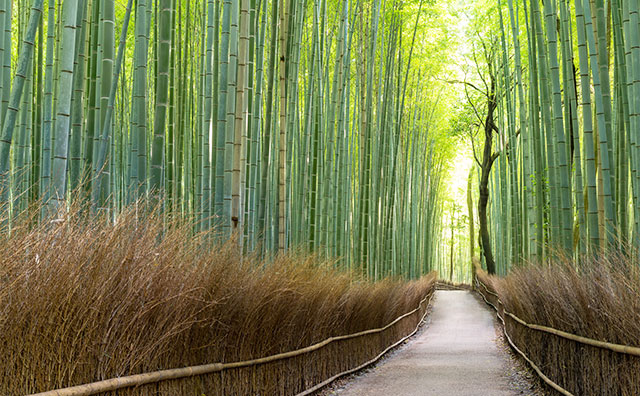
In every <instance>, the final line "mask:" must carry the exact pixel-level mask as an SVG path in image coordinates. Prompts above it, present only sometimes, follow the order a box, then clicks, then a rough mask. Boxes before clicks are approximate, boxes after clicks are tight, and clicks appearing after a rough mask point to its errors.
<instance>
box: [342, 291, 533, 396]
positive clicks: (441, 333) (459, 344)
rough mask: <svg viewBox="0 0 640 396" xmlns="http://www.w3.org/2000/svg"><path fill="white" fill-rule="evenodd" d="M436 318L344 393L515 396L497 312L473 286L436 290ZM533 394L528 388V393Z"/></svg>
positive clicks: (368, 395)
mask: <svg viewBox="0 0 640 396" xmlns="http://www.w3.org/2000/svg"><path fill="white" fill-rule="evenodd" d="M430 316H431V323H430V324H429V327H428V328H427V329H426V331H423V332H422V333H421V334H420V335H419V336H417V338H415V339H414V340H413V341H412V342H411V343H410V344H409V345H408V346H407V347H406V348H405V349H403V350H401V351H399V352H398V353H397V354H395V355H394V356H392V357H390V358H389V359H388V360H387V361H385V362H384V363H382V364H380V365H379V366H378V367H375V368H374V369H373V370H372V371H371V372H369V373H367V374H365V375H362V376H360V377H358V378H356V379H355V380H354V381H352V382H350V383H348V384H347V385H346V386H345V388H344V389H342V390H339V391H338V392H337V393H335V394H337V395H340V396H350V395H354V396H356V395H357V396H374V395H376V396H378V395H379V396H382V395H384V396H390V395H394V396H395V395H397V396H401V395H406V396H414V395H416V396H417V395H420V396H431V395H433V396H446V395H451V396H461V395H469V396H472V395H473V396H478V395H483V396H485V395H486V396H513V395H520V394H523V392H521V391H517V390H515V389H513V388H512V385H510V381H509V379H508V375H507V374H506V372H507V371H508V370H507V366H508V364H509V363H508V362H507V358H506V357H505V352H504V351H501V350H500V347H499V346H498V344H497V343H498V342H500V341H498V340H497V335H496V328H495V325H494V319H493V316H494V315H493V313H492V312H491V311H489V310H488V309H487V308H486V307H485V305H484V304H481V303H480V302H479V301H478V299H477V298H476V297H474V295H473V294H472V293H471V292H468V291H444V290H441V291H437V292H436V295H435V297H434V305H433V312H432V313H431V315H430ZM527 393H528V392H527Z"/></svg>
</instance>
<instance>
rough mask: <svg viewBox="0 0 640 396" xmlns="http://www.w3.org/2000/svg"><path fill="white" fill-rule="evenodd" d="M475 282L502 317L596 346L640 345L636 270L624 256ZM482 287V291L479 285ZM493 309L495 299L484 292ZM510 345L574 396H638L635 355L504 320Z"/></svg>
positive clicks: (639, 366)
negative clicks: (602, 343) (500, 309)
mask: <svg viewBox="0 0 640 396" xmlns="http://www.w3.org/2000/svg"><path fill="white" fill-rule="evenodd" d="M477 276H478V279H479V280H480V281H481V282H482V283H484V284H485V285H486V286H487V287H488V288H489V290H491V291H494V292H496V293H497V294H498V296H499V298H500V300H501V302H502V304H503V307H504V309H505V310H506V311H508V312H511V313H513V314H514V315H516V316H517V317H519V318H521V319H523V320H524V321H525V322H527V323H530V324H538V325H543V326H547V327H551V328H555V329H558V330H562V331H565V332H567V333H571V334H576V335H579V336H583V337H588V338H592V339H595V340H600V341H605V342H609V343H614V344H622V345H629V346H635V347H638V346H640V271H639V268H638V267H636V266H635V265H634V264H632V263H631V262H630V260H629V259H628V258H627V257H626V256H625V255H622V254H610V255H608V256H606V257H601V258H599V259H584V260H583V261H582V262H581V266H580V267H579V268H576V267H575V266H574V265H573V264H572V263H571V262H570V261H568V260H564V261H563V260H558V261H557V262H555V263H554V264H553V265H551V266H535V265H529V266H526V267H523V268H517V269H515V270H514V271H512V272H511V273H510V274H509V276H507V277H506V278H502V279H501V278H497V277H494V276H488V275H487V274H486V272H484V271H482V270H479V271H478V272H477ZM480 287H482V286H480ZM485 295H486V296H487V297H488V300H489V301H490V302H492V303H493V304H496V305H497V298H496V297H494V296H491V295H490V294H488V295H487V294H485ZM503 317H504V320H505V324H506V331H507V332H508V334H509V336H510V337H511V338H512V340H513V341H514V343H515V344H516V345H517V346H518V348H519V349H521V350H522V351H523V352H524V353H525V354H526V355H527V356H528V357H529V358H530V359H531V360H532V361H533V362H535V363H536V364H537V365H538V366H539V367H540V369H541V370H542V372H544V373H545V374H546V375H547V376H548V377H549V378H551V380H553V381H554V382H556V383H557V384H558V385H560V386H562V387H563V388H565V389H566V390H568V391H569V392H571V393H572V394H574V395H594V396H595V395H599V396H632V395H640V357H637V356H630V355H625V354H621V353H617V352H613V351H610V350H607V349H602V348H599V347H595V346H590V345H585V344H582V343H579V342H576V341H572V340H568V339H565V338H562V337H558V336H555V335H552V334H548V333H544V332H540V331H537V330H533V329H530V328H528V327H526V326H523V325H521V324H518V323H517V322H516V321H515V320H514V319H512V318H511V317H509V316H508V315H503Z"/></svg>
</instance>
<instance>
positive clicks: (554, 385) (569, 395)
mask: <svg viewBox="0 0 640 396" xmlns="http://www.w3.org/2000/svg"><path fill="white" fill-rule="evenodd" d="M478 283H479V284H481V285H482V287H484V289H485V291H487V292H488V293H490V294H493V295H495V296H496V297H497V294H495V293H491V292H490V291H489V290H488V289H487V287H486V286H485V285H484V284H483V283H482V282H479V281H478V279H477V278H476V285H477V284H478ZM478 294H480V296H481V297H482V299H483V300H484V302H485V303H487V304H488V305H491V306H492V307H493V309H495V310H496V316H497V317H498V319H499V320H500V322H502V329H503V330H504V335H505V337H506V338H507V341H508V342H509V345H511V347H512V348H513V349H514V350H515V351H516V352H518V354H519V355H520V356H522V358H523V359H524V360H526V361H527V363H529V365H530V366H531V368H533V369H534V370H535V372H536V373H537V374H538V376H539V377H540V378H542V380H543V381H544V382H546V383H547V384H548V385H549V386H551V387H552V388H553V389H555V390H557V391H558V392H560V393H561V394H563V395H565V396H574V394H573V393H571V392H569V391H568V390H566V389H564V388H563V387H561V386H560V385H558V384H557V383H555V382H554V381H553V380H552V379H551V378H549V377H547V376H546V375H545V374H544V373H543V372H542V370H540V367H538V365H537V364H535V363H534V362H533V361H532V360H531V359H529V357H528V356H527V355H526V354H525V353H524V352H523V351H521V350H520V348H518V347H517V346H516V344H515V342H513V340H512V339H511V337H510V336H509V333H508V332H507V325H506V323H505V322H504V319H502V317H501V316H500V311H499V310H498V308H497V307H496V306H495V305H493V304H492V303H490V302H489V301H488V300H487V299H486V297H485V296H484V294H482V292H480V291H479V292H478ZM498 302H499V303H502V302H501V301H500V299H499V298H498Z"/></svg>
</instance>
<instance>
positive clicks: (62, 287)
mask: <svg viewBox="0 0 640 396" xmlns="http://www.w3.org/2000/svg"><path fill="white" fill-rule="evenodd" d="M28 224H29V222H28V221H25V222H24V224H22V226H21V225H20V224H18V226H16V227H14V228H13V230H12V233H11V235H10V236H8V235H7V234H4V235H3V236H0V252H2V255H0V356H2V358H1V359H0V373H2V375H1V376H0V394H2V395H19V394H20V395H21V394H27V393H33V392H41V391H46V390H52V389H55V388H59V387H65V386H70V385H78V384H83V383H88V382H92V381H97V380H102V379H108V378H113V377H119V376H125V375H130V374H136V373H143V372H149V371H155V370H160V369H167V368H176V367H185V366H191V365H200V364H207V363H215V362H234V361H242V360H248V359H252V358H257V357H264V356H268V355H272V354H275V353H279V352H286V351H290V350H294V349H297V348H301V347H305V346H308V345H310V344H313V343H316V342H319V341H321V340H324V339H326V338H327V337H329V336H336V335H343V334H350V333H354V332H358V331H361V330H365V329H369V328H377V327H382V326H384V325H386V324H387V323H389V322H390V321H392V320H393V319H395V318H396V317H398V316H400V315H402V314H404V313H405V312H408V311H411V310H413V309H415V308H416V307H417V306H418V303H419V301H420V300H421V299H422V298H423V297H425V295H426V294H427V293H428V292H429V290H430V289H431V288H432V286H433V283H434V276H433V275H431V276H427V277H424V278H422V279H421V280H418V281H414V282H408V283H407V282H403V281H400V280H397V281H394V280H385V281H381V282H377V283H369V282H367V281H364V280H363V279H361V278H359V277H358V276H356V275H354V274H353V273H347V272H344V271H340V272H339V271H336V270H334V269H333V264H332V263H331V262H325V261H322V260H320V259H318V258H317V257H314V256H305V255H301V254H292V255H288V256H280V257H277V258H275V259H274V260H272V261H270V262H269V263H266V262H261V261H260V260H258V259H257V258H255V257H243V256H242V255H241V254H240V253H239V250H240V249H239V248H238V244H237V242H236V241H234V240H231V241H229V242H227V243H226V244H223V245H215V244H213V243H211V242H209V240H208V238H210V236H207V235H205V234H202V235H195V236H194V235H193V233H192V231H191V230H192V228H193V224H191V223H190V222H181V221H173V222H171V223H170V224H166V221H165V223H164V224H163V221H162V220H161V219H159V218H158V217H157V216H153V215H151V216H147V217H145V218H144V219H141V218H140V217H139V216H136V215H135V212H134V211H133V209H131V210H130V211H129V212H127V213H124V214H123V215H121V216H119V218H118V219H117V221H116V222H115V224H109V222H106V221H88V220H83V217H82V216H81V214H80V213H79V212H78V211H76V212H74V213H71V214H70V215H68V216H65V217H64V218H63V219H62V220H60V221H57V222H53V223H49V224H46V225H43V226H39V227H36V228H30V227H28ZM422 312H424V310H421V311H420V313H422ZM409 319H410V320H406V321H402V322H401V323H399V325H398V326H394V327H393V328H392V329H390V331H388V332H385V333H384V334H381V335H380V336H372V337H364V338H362V339H357V340H354V341H349V342H341V343H336V345H331V346H330V347H327V348H324V349H323V350H322V351H321V352H320V353H317V354H308V355H309V356H303V357H300V358H296V359H289V361H284V362H276V363H273V364H270V365H266V366H265V367H258V368H250V369H246V370H244V371H243V370H231V371H230V372H225V373H221V374H220V373H218V374H215V375H207V376H200V377H196V378H192V379H189V380H183V381H169V382H166V383H163V384H159V385H152V386H146V387H145V386H143V387H140V388H137V389H130V390H126V391H122V390H121V391H118V393H117V394H118V395H129V394H131V395H133V394H135V395H147V394H149V395H150V394H154V395H156V394H165V395H177V394H194V395H195V394H198V395H202V394H207V395H208V394H291V393H296V392H298V391H301V390H303V389H304V388H305V387H308V386H310V385H312V384H314V383H316V382H318V381H320V380H323V379H326V377H327V376H329V375H333V374H335V373H337V372H339V370H344V369H345V366H348V365H351V366H350V367H346V368H351V367H353V365H354V364H355V363H358V362H360V363H361V362H362V361H365V360H367V359H370V358H372V357H373V356H375V354H377V353H379V352H380V350H381V349H382V348H384V347H386V346H387V345H389V344H390V343H391V342H392V341H394V340H396V339H399V338H400V337H401V336H402V335H405V334H406V333H407V332H408V331H409V329H410V328H411V327H415V325H416V324H417V320H418V317H417V315H413V316H412V317H411V318H409ZM365 338H366V339H365ZM111 394H116V393H115V392H114V393H111Z"/></svg>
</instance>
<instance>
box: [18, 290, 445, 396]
mask: <svg viewBox="0 0 640 396" xmlns="http://www.w3.org/2000/svg"><path fill="white" fill-rule="evenodd" d="M434 290H435V283H434V284H433V286H432V287H431V289H430V291H429V292H428V293H427V295H426V296H425V297H424V298H423V299H422V300H420V303H418V307H417V308H415V309H414V310H412V311H409V312H407V313H405V314H404V315H401V316H399V317H397V318H396V319H395V320H393V321H392V322H390V323H389V324H387V325H386V326H384V327H381V328H377V329H369V330H364V331H361V332H358V333H353V334H347V335H342V336H336V337H329V338H327V339H325V340H324V341H320V342H318V343H316V344H313V345H310V346H308V347H305V348H300V349H296V350H294V351H289V352H283V353H278V354H275V355H271V356H266V357H263V358H258V359H252V360H246V361H242V362H232V363H210V364H203V365H199V366H190V367H182V368H176V369H166V370H159V371H153V372H149V373H142V374H134V375H129V376H126V377H118V378H111V379H107V380H102V381H97V382H91V383H88V384H83V385H76V386H71V387H67V388H61V389H56V390H50V391H46V392H40V393H33V394H30V395H28V396H89V395H95V394H97V393H102V392H109V391H114V390H118V389H123V388H130V387H134V386H141V385H147V384H152V383H158V382H163V381H168V380H174V379H181V378H188V377H194V376H197V375H203V374H211V373H215V372H219V371H224V370H229V369H234V368H242V367H249V366H258V365H262V364H266V363H271V362H274V361H278V360H284V359H289V358H292V357H296V356H300V355H303V354H306V353H309V352H313V351H316V350H318V349H321V348H323V347H325V346H327V345H329V344H331V343H333V342H336V341H341V340H347V339H352V338H357V337H362V336H365V335H369V334H375V333H382V332H383V331H385V330H387V329H389V328H390V327H391V326H393V325H395V324H396V323H398V322H399V321H401V320H402V319H404V318H406V317H408V316H410V315H412V314H414V313H416V312H418V311H419V310H420V309H421V308H422V305H423V303H424V302H427V307H428V305H429V303H430V302H431V297H432V296H433V293H434ZM427 312H428V310H427V309H426V308H425V313H424V315H423V316H422V318H421V319H420V321H419V322H418V325H417V326H416V329H415V330H414V331H413V332H412V333H411V334H410V335H408V336H406V337H404V338H402V339H401V340H400V341H398V342H396V343H394V344H393V345H391V346H390V347H388V348H386V349H385V350H384V351H383V352H382V353H380V354H379V355H378V356H376V357H375V358H373V359H372V360H370V361H368V362H366V363H364V364H362V365H360V366H358V367H356V368H355V369H351V370H347V371H345V372H343V373H340V374H337V375H335V376H333V377H331V378H329V379H328V380H326V381H323V382H322V383H320V384H317V385H315V386H314V387H313V388H310V389H308V390H306V391H304V392H302V393H299V394H298V396H302V395H308V394H310V393H312V392H314V391H316V390H318V389H320V388H322V387H324V386H326V385H328V384H329V383H331V382H333V381H334V380H335V379H337V378H340V377H342V376H344V375H347V374H350V373H352V372H355V371H358V370H360V369H362V368H364V367H366V366H368V365H370V364H372V363H375V362H376V361H377V360H379V359H380V358H381V357H382V356H383V355H384V354H385V353H386V352H388V351H389V350H391V349H392V348H394V347H395V346H397V345H400V344H401V343H402V342H403V341H405V340H406V339H407V338H409V337H411V336H412V335H413V334H415V333H416V332H417V331H418V328H419V327H420V324H421V323H422V322H423V321H424V318H425V317H426V315H427Z"/></svg>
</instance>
